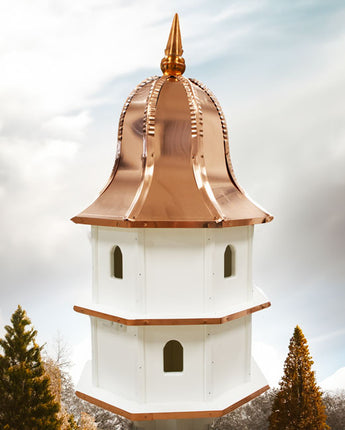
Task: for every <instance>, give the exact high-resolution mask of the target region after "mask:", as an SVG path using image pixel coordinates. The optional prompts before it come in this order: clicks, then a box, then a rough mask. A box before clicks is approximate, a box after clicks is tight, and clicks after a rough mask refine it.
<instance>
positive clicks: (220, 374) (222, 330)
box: [77, 315, 268, 428]
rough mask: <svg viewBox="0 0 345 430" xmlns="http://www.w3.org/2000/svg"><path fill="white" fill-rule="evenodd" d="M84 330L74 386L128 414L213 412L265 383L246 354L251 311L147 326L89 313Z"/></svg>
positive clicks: (174, 415) (232, 404) (255, 391)
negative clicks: (87, 353) (223, 319)
mask: <svg viewBox="0 0 345 430" xmlns="http://www.w3.org/2000/svg"><path fill="white" fill-rule="evenodd" d="M91 330H92V360H91V362H89V363H88V364H87V365H86V367H85V369H84V372H83V374H82V377H81V380H80V382H79V385H78V388H77V390H78V391H77V394H78V395H79V397H81V398H83V399H85V400H87V401H89V402H91V403H95V404H97V405H99V406H101V407H103V408H105V409H108V410H110V411H112V412H115V413H117V414H120V415H123V416H125V417H127V418H129V419H131V420H135V421H142V420H160V419H164V420H169V419H173V420H175V419H187V418H211V417H217V416H221V415H223V414H225V413H227V412H230V411H231V410H233V409H235V408H236V407H238V406H240V405H241V404H243V403H245V402H247V401H249V400H251V399H252V398H254V397H256V396H258V395H259V394H261V393H262V392H264V391H265V390H266V389H267V388H268V386H267V383H266V380H265V378H264V377H263V375H262V374H261V372H260V370H259V369H258V367H257V366H256V364H255V363H254V362H253V360H252V358H251V315H247V316H245V317H243V318H239V319H237V320H234V321H230V322H228V323H225V324H220V325H188V326H184V325H179V326H146V327H145V326H126V325H121V324H118V323H116V322H111V321H107V320H103V319H100V318H94V317H91ZM145 428H146V427H145Z"/></svg>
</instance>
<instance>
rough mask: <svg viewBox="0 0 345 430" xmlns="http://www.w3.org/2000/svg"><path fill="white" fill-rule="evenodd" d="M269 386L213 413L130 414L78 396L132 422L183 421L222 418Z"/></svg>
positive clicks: (80, 395)
mask: <svg viewBox="0 0 345 430" xmlns="http://www.w3.org/2000/svg"><path fill="white" fill-rule="evenodd" d="M269 388H270V387H269V385H265V386H264V387H262V388H260V389H259V390H257V391H254V393H252V394H249V395H248V396H246V397H244V398H243V399H241V400H239V401H238V402H236V403H234V404H232V405H230V406H228V407H227V408H225V409H221V410H212V411H184V412H177V411H176V412H147V413H145V412H142V413H135V412H129V411H126V410H124V409H121V408H118V407H116V406H114V405H111V404H110V403H106V402H104V401H102V400H99V399H96V398H95V397H92V396H89V395H88V394H85V393H82V392H81V391H76V395H77V396H78V397H79V398H80V399H82V400H86V401H87V402H89V403H93V404H94V405H96V406H99V407H101V408H103V409H106V410H108V411H110V412H113V413H114V414H118V415H121V416H123V417H125V418H128V419H129V420H132V421H152V420H168V419H181V418H182V419H183V418H217V417H221V416H223V415H225V414H228V413H229V412H232V411H234V410H235V409H237V408H239V407H240V406H242V405H244V404H245V403H247V402H250V401H251V400H253V399H255V398H256V397H258V396H260V395H261V394H263V393H264V392H265V391H267V390H268V389H269Z"/></svg>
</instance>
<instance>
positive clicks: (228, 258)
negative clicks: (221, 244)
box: [224, 245, 234, 278]
mask: <svg viewBox="0 0 345 430" xmlns="http://www.w3.org/2000/svg"><path fill="white" fill-rule="evenodd" d="M233 274H234V252H233V250H232V248H231V246H230V245H228V246H227V247H226V248H225V251H224V278H230V276H233Z"/></svg>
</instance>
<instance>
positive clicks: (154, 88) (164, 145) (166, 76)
mask: <svg viewBox="0 0 345 430" xmlns="http://www.w3.org/2000/svg"><path fill="white" fill-rule="evenodd" d="M182 53H183V50H182V43H181V34H180V27H179V21H178V16H177V15H175V17H174V21H173V24H172V28H171V31H170V36H169V40H168V44H167V47H166V50H165V57H164V58H163V60H162V62H161V69H162V72H163V75H162V76H160V77H158V76H154V77H151V78H148V79H146V80H145V81H143V82H142V83H140V84H139V85H138V86H137V87H136V88H135V89H134V91H133V92H132V93H131V94H130V95H129V97H128V98H127V100H126V103H125V105H124V107H123V110H122V113H121V116H120V122H119V130H118V143H117V151H116V159H115V165H114V168H113V171H112V174H111V176H110V178H109V181H108V184H107V185H106V187H105V188H104V189H103V191H102V192H101V194H100V195H99V197H98V198H97V199H96V200H95V202H93V203H92V204H91V206H89V207H88V208H87V209H85V210H84V211H83V212H81V213H80V214H79V215H77V216H76V217H74V218H73V221H74V222H76V223H81V224H91V225H102V226H113V227H158V228H166V227H173V228H179V227H183V228H186V227H188V228H208V227H231V226H241V225H249V224H259V223H265V222H269V221H271V220H272V218H273V217H272V216H271V215H270V214H268V213H266V212H265V211H263V210H262V209H260V208H259V207H257V206H256V205H255V204H254V203H253V202H252V201H251V200H250V199H249V198H248V197H247V196H246V195H245V193H244V191H243V189H242V188H241V187H240V185H239V184H238V182H237V180H236V177H235V175H234V171H233V168H232V164H231V160H230V155H229V138H228V130H227V126H226V121H225V117H224V115H223V112H222V109H221V107H220V105H219V103H218V101H217V99H216V98H215V96H214V95H213V94H212V92H211V91H210V90H209V89H208V88H206V87H205V86H204V85H203V84H202V83H200V82H199V81H197V80H195V79H187V78H185V77H184V76H183V72H184V70H185V62H184V59H183V58H182Z"/></svg>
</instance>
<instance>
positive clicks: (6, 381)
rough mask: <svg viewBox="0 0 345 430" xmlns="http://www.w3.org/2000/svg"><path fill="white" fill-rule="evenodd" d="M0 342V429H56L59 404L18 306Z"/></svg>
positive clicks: (24, 315)
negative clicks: (1, 352)
mask: <svg viewBox="0 0 345 430" xmlns="http://www.w3.org/2000/svg"><path fill="white" fill-rule="evenodd" d="M11 323H12V325H11V326H9V325H8V326H6V327H5V330H6V334H5V338H4V339H0V346H1V347H2V350H3V354H0V428H1V429H5V430H59V429H60V421H59V419H58V418H57V413H58V412H59V405H58V403H57V402H56V401H55V400H54V396H53V395H52V394H51V392H50V390H49V378H48V377H47V376H46V374H45V371H44V367H43V363H42V360H41V349H42V348H40V347H39V346H38V345H37V343H36V335H37V332H36V330H34V328H33V327H32V326H31V321H30V320H29V318H28V317H27V315H26V312H25V311H24V310H22V308H21V307H20V306H18V308H17V310H16V311H15V312H14V314H13V315H12V318H11Z"/></svg>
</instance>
